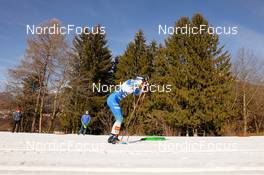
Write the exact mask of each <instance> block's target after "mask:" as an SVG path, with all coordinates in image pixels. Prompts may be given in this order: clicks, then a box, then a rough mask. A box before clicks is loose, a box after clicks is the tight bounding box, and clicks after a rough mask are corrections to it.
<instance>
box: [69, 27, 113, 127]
mask: <svg viewBox="0 0 264 175" xmlns="http://www.w3.org/2000/svg"><path fill="white" fill-rule="evenodd" d="M96 28H97V30H98V32H97V33H96V34H95V33H92V32H90V33H89V34H86V33H88V31H86V33H82V34H80V35H79V36H76V37H75V39H74V43H73V45H74V52H75V53H74V54H73V62H72V70H73V71H72V74H71V76H72V80H71V82H70V86H71V89H70V95H69V99H67V101H68V104H67V106H66V113H67V114H68V115H69V117H70V116H73V118H72V119H71V120H69V122H70V123H71V127H72V129H73V131H76V130H77V129H78V126H79V124H80V121H79V119H80V116H81V115H82V114H83V113H84V112H85V111H86V110H88V111H90V113H91V115H92V116H96V114H97V113H98V112H100V111H101V110H102V108H103V107H104V106H105V101H106V95H107V94H108V92H102V91H100V90H99V91H97V89H96V88H93V83H95V85H96V87H99V83H101V85H109V84H111V83H112V82H111V81H112V80H113V77H112V59H111V57H112V56H111V53H110V50H109V49H108V47H107V41H106V39H105V34H101V33H100V26H96ZM108 117H109V116H108ZM93 122H98V118H97V117H95V118H94V119H93ZM94 125H95V124H94ZM94 127H95V128H96V126H94ZM95 132H98V131H95Z"/></svg>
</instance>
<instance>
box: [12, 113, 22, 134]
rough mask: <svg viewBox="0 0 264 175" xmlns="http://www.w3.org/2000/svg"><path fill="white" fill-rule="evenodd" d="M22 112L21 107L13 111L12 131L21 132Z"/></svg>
mask: <svg viewBox="0 0 264 175" xmlns="http://www.w3.org/2000/svg"><path fill="white" fill-rule="evenodd" d="M21 119H22V113H21V111H20V109H17V110H16V111H15V112H13V129H12V132H19V131H20V125H21Z"/></svg>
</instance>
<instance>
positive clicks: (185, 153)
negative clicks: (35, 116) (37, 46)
mask: <svg viewBox="0 0 264 175" xmlns="http://www.w3.org/2000/svg"><path fill="white" fill-rule="evenodd" d="M107 138H108V136H93V135H87V136H82V135H72V134H69V135H53V134H30V133H18V134H17V133H15V134H13V133H8V132H0V174H36V173H38V174H63V175H67V174H83V173H86V174H87V173H88V174H124V173H126V174H152V173H155V174H196V175H197V174H208V175H209V174H232V175H234V174H264V137H167V138H168V140H166V141H160V142H157V141H156V142H153V141H152V142H151V141H149V142H137V143H131V144H127V145H123V144H119V145H112V144H108V143H106V140H107ZM139 138H141V137H130V138H129V140H130V141H132V140H136V139H139Z"/></svg>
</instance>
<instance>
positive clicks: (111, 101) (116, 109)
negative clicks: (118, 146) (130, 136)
mask: <svg viewBox="0 0 264 175" xmlns="http://www.w3.org/2000/svg"><path fill="white" fill-rule="evenodd" d="M107 105H108V106H109V108H110V110H111V112H112V113H113V115H114V117H115V123H114V125H113V127H112V131H111V134H112V136H111V137H110V138H109V139H108V142H109V143H115V142H117V141H119V140H118V134H119V131H120V129H121V124H122V122H123V115H122V111H121V108H120V105H119V102H117V100H115V97H114V95H113V94H112V95H110V96H109V97H108V99H107Z"/></svg>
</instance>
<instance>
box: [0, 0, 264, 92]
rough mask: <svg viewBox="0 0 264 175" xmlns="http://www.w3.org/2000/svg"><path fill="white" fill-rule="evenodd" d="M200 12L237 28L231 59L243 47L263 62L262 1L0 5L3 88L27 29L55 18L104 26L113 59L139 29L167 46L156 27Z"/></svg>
mask: <svg viewBox="0 0 264 175" xmlns="http://www.w3.org/2000/svg"><path fill="white" fill-rule="evenodd" d="M197 12H199V13H202V14H203V15H204V17H205V18H207V19H208V21H209V22H210V24H212V25H213V26H238V29H239V32H238V35H235V36H221V44H223V45H225V49H226V50H228V51H230V53H231V55H232V59H234V58H235V56H236V51H237V49H238V48H240V47H246V48H249V49H251V50H252V51H254V52H255V53H256V54H257V56H259V57H260V58H262V59H264V49H263V48H264V22H263V19H264V1H262V0H247V1H246V0H222V1H212V0H200V1H199V0H184V1H182V0H181V1H177V0H0V82H1V85H0V89H1V88H3V87H4V82H5V80H6V79H7V78H6V77H7V74H6V72H7V69H8V68H11V67H14V66H16V65H17V64H18V63H19V60H20V59H21V58H22V57H23V55H24V52H25V48H26V38H27V35H26V25H27V24H29V25H33V24H35V25H38V24H40V23H42V22H43V21H46V20H48V19H52V18H57V19H59V20H60V21H61V22H62V25H68V24H74V25H80V26H86V25H88V26H92V25H95V24H101V25H103V26H105V27H106V32H107V40H108V45H109V47H110V49H111V51H112V53H113V55H114V56H115V55H118V54H122V53H123V51H124V50H125V48H126V46H127V43H128V42H129V41H131V40H132V39H133V37H134V34H135V32H136V31H138V30H139V29H142V30H143V31H144V33H145V36H146V39H147V40H148V41H151V40H153V39H154V40H156V41H158V42H160V43H162V42H163V40H164V38H165V37H166V36H164V35H159V34H158V25H159V24H162V25H165V24H166V25H171V26H172V25H173V24H174V23H175V21H176V20H177V19H179V17H181V16H189V17H191V16H192V15H193V14H194V13H197Z"/></svg>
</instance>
